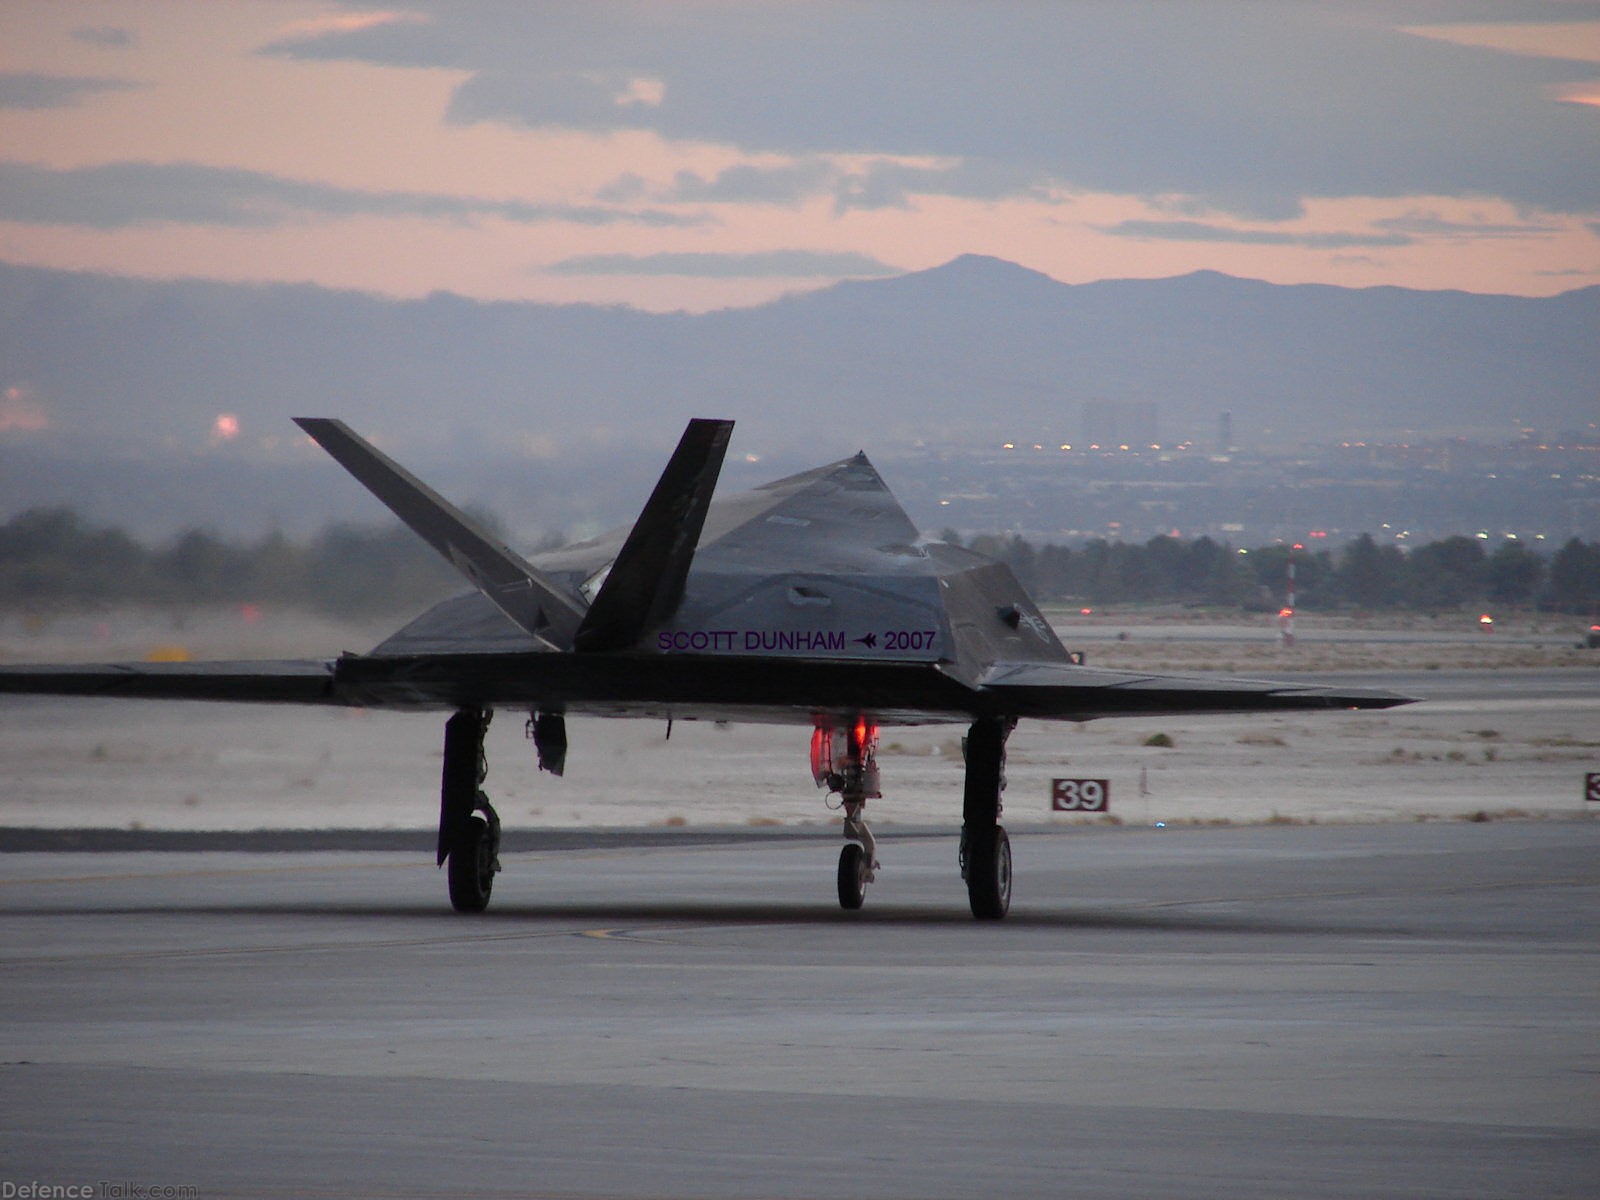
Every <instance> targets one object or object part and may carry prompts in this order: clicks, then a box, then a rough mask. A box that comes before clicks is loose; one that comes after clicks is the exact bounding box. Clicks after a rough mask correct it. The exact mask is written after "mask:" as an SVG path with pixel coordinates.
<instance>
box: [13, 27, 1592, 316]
mask: <svg viewBox="0 0 1600 1200" xmlns="http://www.w3.org/2000/svg"><path fill="white" fill-rule="evenodd" d="M964 253H978V254H989V255H996V256H999V257H1002V258H1006V259H1009V260H1012V261H1015V262H1018V263H1021V264H1023V265H1025V266H1028V267H1031V268H1034V269H1036V270H1039V271H1043V272H1045V273H1046V274H1049V275H1051V276H1053V277H1055V278H1056V279H1059V280H1062V281H1065V282H1069V283H1080V282H1088V281H1091V280H1098V279H1108V278H1130V277H1160V276H1169V275H1178V274H1183V273H1186V272H1190V271H1194V270H1197V269H1200V268H1210V269H1214V270H1218V271H1223V272H1227V273H1229V274H1233V275H1240V276H1249V277H1254V278H1259V279H1265V280H1270V281H1273V282H1278V283H1296V282H1323V283H1332V284H1341V285H1347V286H1368V285H1374V284H1394V285H1400V286H1404V287H1415V288H1461V289H1465V290H1469V291H1477V292H1501V293H1512V294H1521V295H1549V294H1553V293H1556V292H1561V291H1566V290H1569V289H1572V288H1576V287H1582V286H1585V285H1588V284H1596V283H1600V4H1595V3H1552V2H1541V3H1520V2H1517V0H1505V2H1496V3H1487V2H1475V0H1416V2H1403V0H1402V2H1395V3H1375V2H1365V0H1349V2H1341V3H1294V2H1284V3H1260V2H1250V3H1224V2H1217V3H1210V2H1194V3H1179V2H1167V3H1138V2H1118V3H1110V2H1106V3H1089V2H1085V3H1072V2H1062V3H1042V2H1040V3H1020V2H1019V3H1009V4H1008V3H981V4H980V3H867V2H860V3H855V2H849V0H843V2H839V3H828V4H822V3H814V4H805V3H757V2H741V0H718V2H708V3H667V2H662V0H656V2H653V3H643V4H617V3H573V4H520V3H519V4H509V3H506V4H487V3H484V4H472V3H460V2H455V3H415V4H405V5H400V6H396V7H392V8H390V7H376V6H369V5H357V4H352V5H345V4H335V3H290V2H285V3H256V2H249V0H207V2H206V3H198V2H187V3H154V2H127V0H106V2H85V3H74V2H71V0H67V2H51V3H42V2H30V0H7V3H5V4H4V5H3V6H0V260H4V261H7V262H11V263H17V264H29V265H36V266H47V267H59V268H71V269H83V270H95V271H106V272H113V273H119V274H130V275H139V276H149V277H160V278H171V277H200V278H211V279H222V280H233V281H246V280H277V281H296V282H299V281H306V282H315V283H319V284H324V285H330V286H335V287H345V288H359V289H363V290H368V291H374V292H380V293H385V294H389V295H396V296H420V295H425V294H427V293H429V292H432V291H436V290H448V291H454V292H458V293H461V294H463V295H467V296H472V297H477V298H480V299H532V300H548V301H574V300H583V301H593V302H598V303H605V304H619V303H620V304H627V305H633V306H636V307H640V308H646V309H652V310H671V309H687V310H692V311H700V310H705V309H710V308H718V307H724V306H729V305H744V304H752V303H756V302H760V301H763V300H767V299H770V298H772V297H775V296H778V295H781V294H783V293H785V292H790V291H794V290H797V289H802V288H814V287H819V286H823V285H826V284H828V283H831V282H833V281H835V280H838V279H841V278H870V277H875V276H883V275H891V274H897V273H900V272H904V271H911V270H919V269H923V268H927V267H932V266H935V265H937V264H939V263H942V262H945V261H947V260H949V259H951V258H953V257H955V256H957V255H959V254H964Z"/></svg>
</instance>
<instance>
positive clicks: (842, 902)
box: [839, 842, 867, 912]
mask: <svg viewBox="0 0 1600 1200" xmlns="http://www.w3.org/2000/svg"><path fill="white" fill-rule="evenodd" d="M866 899H867V856H866V853H865V852H864V851H863V850H862V849H861V847H860V846H858V845H856V844H855V843H854V842H851V843H850V844H849V845H847V846H845V848H844V849H843V850H841V851H839V907H840V908H842V909H845V910H846V911H848V912H854V911H855V910H856V909H858V908H860V907H861V905H862V904H863V903H865V901H866Z"/></svg>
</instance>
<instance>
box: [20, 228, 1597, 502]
mask: <svg viewBox="0 0 1600 1200" xmlns="http://www.w3.org/2000/svg"><path fill="white" fill-rule="evenodd" d="M1597 381H1600V287H1589V288H1584V289H1580V290H1576V291H1570V292H1566V293H1563V294H1561V295H1557V296H1552V297H1546V298H1526V297H1514V296H1497V295H1480V294H1469V293H1464V292H1434V291H1414V290H1406V289H1401V288H1366V289H1348V288H1340V287H1332V286H1325V285H1298V286H1284V285H1275V284H1270V283H1263V282H1259V281H1253V280H1247V279H1236V278H1232V277H1229V276H1225V275H1220V274H1216V273H1214V272H1209V271H1202V272H1197V273H1195V274H1192V275H1186V276H1181V277H1177V278H1171V279H1155V280H1117V281H1105V282H1098V283H1087V284H1065V283H1060V282H1058V281H1056V280H1053V279H1051V278H1049V277H1047V276H1045V275H1042V274H1039V273H1038V272H1035V271H1031V270H1028V269H1026V268H1023V267H1020V266H1017V265H1015V264H1013V263H1009V262H1004V261H1001V260H999V259H994V258H985V257H980V256H975V255H968V256H964V257H961V258H958V259H955V260H953V261H951V262H949V263H947V264H945V265H943V266H941V267H937V268H934V269H932V270H927V271H920V272H915V273H911V274H907V275H902V276H898V277H894V278H888V279H875V280H870V281H851V282H844V283H839V284H837V285H835V286H832V287H828V288H824V289H822V290H819V291H814V292H809V293H804V294H796V295H792V296H789V297H786V298H784V299H781V300H778V301H775V302H773V303H769V304H766V305H762V306H760V307H756V308H749V309H730V310H723V311H718V312H711V313H704V314H697V315H690V314H684V313H674V314H653V313H645V312H640V311H637V310H633V309H627V308H600V307H594V306H587V305H549V304H535V303H510V302H480V301H475V300H470V299H466V298H463V297H460V296H456V295H452V294H447V293H437V294H434V295H431V296H428V297H426V298H424V299H420V300H396V299H387V298H381V297H377V296H372V295H367V294H362V293H354V292H341V291H334V290H329V289H324V288H318V287H313V286H291V285H247V284H229V283H216V282H200V281H149V280H139V279H130V278H122V277H113V276H104V275H95V274H84V273H72V272H62V271H52V270H44V269H38V268H31V267H19V266H14V265H3V264H0V389H3V394H4V399H3V400H0V461H9V466H8V467H7V469H6V470H4V471H0V515H4V514H5V513H7V512H10V511H14V510H15V509H16V508H17V507H19V506H24V505H25V504H26V503H27V502H28V499H29V497H28V496H27V495H22V494H19V493H21V492H23V491H26V490H28V489H34V490H37V488H38V487H39V485H40V481H41V480H42V479H44V478H46V477H48V475H49V471H48V470H46V468H44V467H42V466H40V464H41V463H48V462H65V461H76V462H79V463H86V462H121V463H123V464H124V467H122V468H117V470H124V471H126V470H133V468H131V467H127V466H126V464H128V463H130V462H136V463H142V464H145V466H144V468H142V469H144V470H145V471H146V473H147V474H161V473H167V474H170V469H169V466H163V465H162V464H163V463H167V464H170V463H174V462H178V461H180V460H181V461H182V462H183V463H186V464H187V466H185V467H184V468H183V470H193V471H201V472H202V473H203V472H204V471H210V472H211V473H212V474H220V475H222V476H224V477H229V478H233V479H234V480H236V481H238V480H248V479H250V478H253V477H254V476H253V473H255V472H260V471H265V472H268V473H269V474H270V473H271V472H272V471H273V469H274V468H275V467H276V468H281V469H282V470H284V471H289V470H291V469H292V470H297V471H298V470H309V467H310V463H311V460H312V455H311V450H310V448H309V447H308V446H306V445H305V444H304V443H303V442H302V441H301V440H299V439H297V438H295V437H293V436H292V435H293V433H294V430H293V427H292V426H291V425H290V424H289V418H290V417H291V416H296V415H303V414H312V415H337V416H341V417H343V418H345V419H346V420H348V421H349V422H350V423H351V424H353V425H354V426H356V427H357V428H358V429H361V430H362V431H363V432H366V433H369V434H371V435H373V436H374V437H375V438H377V439H378V440H380V441H381V442H382V444H384V445H385V446H387V447H388V448H390V449H391V451H393V452H395V453H396V454H397V455H400V456H402V457H406V456H409V457H408V461H413V462H418V463H420V464H433V465H434V466H435V467H436V468H438V469H441V470H444V471H445V472H446V473H447V474H454V475H457V476H458V477H462V478H466V479H470V478H471V474H472V471H473V464H474V463H475V462H476V463H479V464H480V465H481V464H482V463H485V462H488V461H491V460H492V461H496V462H500V461H504V460H513V461H523V462H525V463H527V464H532V465H531V466H529V467H528V468H527V469H528V470H529V471H534V470H537V471H539V472H542V473H543V474H544V476H545V477H546V478H547V479H552V478H553V479H557V480H559V481H560V482H561V486H562V487H563V488H565V487H567V486H569V485H570V486H574V487H581V486H582V482H583V480H584V479H585V478H586V477H592V476H589V475H586V472H588V471H590V470H591V469H592V467H593V465H594V464H597V463H604V462H613V463H622V464H625V469H624V470H623V474H624V475H626V474H627V472H628V471H631V470H632V469H633V468H634V466H635V465H637V469H638V470H640V471H646V472H647V467H646V466H645V464H646V463H648V462H652V461H656V460H657V456H658V455H660V454H661V453H663V452H664V450H665V449H666V448H668V447H670V445H671V444H672V442H673V441H674V440H675V438H676V436H677V433H678V431H679V430H680V429H681V428H682V425H683V422H684V420H685V419H687V418H688V417H690V416H715V417H732V418H734V419H736V420H738V421H739V428H738V431H737V433H736V435H735V446H734V452H735V458H734V459H733V460H730V468H731V469H732V470H733V474H734V475H735V476H738V475H741V474H745V473H747V472H744V471H743V468H742V467H740V466H738V465H737V461H738V460H739V459H740V458H741V457H742V456H743V455H745V454H749V455H751V456H752V457H755V456H759V457H762V458H764V459H766V460H768V465H769V466H770V465H771V464H772V463H774V462H776V463H782V464H784V465H789V464H791V463H792V464H795V465H807V464H810V463H815V462H820V461H825V460H827V459H829V458H834V457H841V456H843V455H845V454H849V453H852V452H854V451H855V450H856V449H858V448H863V447H865V448H866V449H868V451H869V452H870V453H874V454H881V453H887V452H892V451H894V450H895V449H897V448H905V447H909V446H912V445H929V444H931V445H949V446H951V447H952V448H954V449H960V448H962V447H967V448H972V449H979V448H990V447H994V446H996V445H998V444H1000V443H1001V442H1004V441H1009V440H1015V441H1019V442H1021V441H1028V442H1033V441H1048V442H1052V443H1054V442H1056V441H1058V440H1059V441H1072V440H1074V439H1079V438H1081V437H1083V436H1085V434H1086V433H1090V432H1092V431H1090V430H1088V429H1087V427H1086V424H1085V422H1086V412H1087V411H1089V410H1091V409H1094V408H1096V407H1098V408H1099V409H1100V410H1101V411H1102V412H1103V411H1104V410H1105V408H1106V406H1107V405H1110V406H1112V407H1113V408H1115V407H1117V406H1127V408H1128V411H1133V410H1135V409H1137V410H1138V411H1139V412H1141V413H1143V414H1146V415H1145V416H1144V417H1141V421H1142V422H1144V424H1143V425H1142V427H1141V428H1143V429H1146V430H1148V429H1149V425H1150V424H1151V422H1152V421H1153V432H1154V434H1155V436H1156V437H1157V438H1158V439H1159V440H1161V441H1163V442H1168V443H1170V442H1175V441H1178V440H1181V439H1195V440H1198V441H1201V442H1204V443H1208V444H1209V443H1210V442H1211V441H1213V440H1214V439H1215V437H1216V436H1217V433H1216V431H1217V430H1218V428H1219V418H1220V417H1221V414H1223V413H1224V412H1226V413H1229V414H1231V427H1232V431H1233V432H1232V438H1233V440H1234V441H1235V442H1237V443H1239V444H1242V445H1247V446H1248V445H1264V444H1276V445H1286V444H1291V443H1294V442H1298V441H1316V440H1336V439H1366V440H1372V439H1378V438H1394V437H1408V438H1412V439H1415V438H1422V437H1440V436H1456V435H1464V436H1475V437H1481V438H1487V439H1509V438H1511V437H1514V436H1515V435H1516V432H1517V430H1518V429H1519V428H1534V429H1538V430H1541V431H1548V432H1550V433H1552V434H1558V433H1560V432H1561V431H1565V430H1572V429H1581V428H1583V427H1585V426H1587V425H1589V424H1590V423H1592V422H1595V421H1597V420H1600V383H1597ZM221 414H228V415H230V416H231V417H232V418H234V424H232V425H229V426H219V423H218V418H219V416H220V415H221ZM234 428H236V429H237V431H238V433H237V436H232V437H230V436H227V435H229V434H231V432H232V430H233V429H234ZM320 468H321V464H320V463H319V464H318V469H319V470H320ZM115 473H116V472H115V470H113V472H112V474H113V475H115ZM179 473H180V475H181V471H180V472H179ZM773 473H774V472H772V471H770V470H767V469H765V468H760V469H757V468H752V470H751V472H748V474H750V477H751V480H752V481H756V480H759V479H760V478H770V477H771V475H772V474H773ZM8 475H9V476H10V477H11V478H10V482H6V481H5V477H6V476H8ZM102 477H105V476H104V473H103V472H102ZM305 477H306V478H311V477H312V476H311V475H307V476H305ZM319 486H320V485H319ZM468 499H472V497H468ZM631 499H632V498H631V497H630V500H631ZM602 507H603V506H602ZM596 515H597V516H598V514H596Z"/></svg>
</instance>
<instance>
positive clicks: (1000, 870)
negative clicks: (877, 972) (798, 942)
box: [811, 718, 1016, 921]
mask: <svg viewBox="0 0 1600 1200" xmlns="http://www.w3.org/2000/svg"><path fill="white" fill-rule="evenodd" d="M1015 727H1016V722H1015V721H1014V720H1009V719H998V718H988V719H984V720H979V721H974V722H973V723H972V727H971V728H970V729H968V730H967V736H966V738H965V739H964V742H963V746H964V749H965V752H966V759H967V772H966V783H965V787H964V789H963V793H962V806H961V807H962V812H961V819H962V824H961V849H960V853H959V861H960V864H961V878H962V879H964V880H966V882H967V903H968V904H969V906H970V907H971V909H972V915H973V916H975V917H977V918H978V919H979V920H985V921H998V920H999V919H1000V918H1001V917H1004V916H1005V915H1006V913H1007V912H1008V911H1009V910H1010V908H1011V839H1010V838H1008V837H1007V836H1006V831H1005V829H1004V828H1003V827H1002V826H1001V825H1000V811H1001V804H1000V793H1001V792H1003V791H1004V790H1005V786H1006V777H1005V761H1006V739H1007V738H1008V737H1009V736H1010V735H1011V731H1012V729H1014V728H1015ZM877 750H878V727H877V726H876V725H873V724H871V723H870V722H868V721H867V720H866V719H865V718H857V720H856V722H855V724H854V725H850V726H835V725H829V724H819V725H818V726H817V727H816V728H815V729H814V730H812V733H811V775H812V778H813V779H815V780H816V782H817V786H818V787H826V788H827V789H828V790H829V791H833V792H837V793H839V797H840V801H841V803H842V805H843V807H844V836H845V839H846V842H847V843H848V844H847V845H846V846H845V847H844V849H842V850H841V851H840V852H839V907H840V908H843V909H846V910H849V911H854V910H855V909H858V908H860V907H861V906H862V904H863V903H864V902H865V900H866V895H867V884H869V883H871V882H872V881H873V880H874V879H875V878H876V877H877V870H878V866H879V863H878V855H877V850H878V844H877V842H876V841H875V840H874V839H873V836H872V831H871V830H870V829H868V828H867V823H866V821H864V820H862V817H861V814H862V811H863V809H865V807H866V803H867V801H868V800H869V799H877V798H878V797H879V796H881V795H882V794H883V793H882V792H881V791H879V789H878V763H877Z"/></svg>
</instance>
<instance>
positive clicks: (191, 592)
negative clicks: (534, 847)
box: [0, 508, 1600, 614]
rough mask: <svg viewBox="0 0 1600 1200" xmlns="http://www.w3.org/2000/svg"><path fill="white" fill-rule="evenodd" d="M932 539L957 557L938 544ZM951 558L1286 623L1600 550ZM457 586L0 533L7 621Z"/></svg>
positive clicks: (1438, 599)
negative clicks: (996, 562)
mask: <svg viewBox="0 0 1600 1200" xmlns="http://www.w3.org/2000/svg"><path fill="white" fill-rule="evenodd" d="M475 515H476V516H478V518H479V519H480V520H481V521H484V522H485V523H487V524H489V525H490V526H491V527H492V526H494V525H495V524H496V522H495V521H494V519H493V517H491V516H487V515H485V514H475ZM943 537H944V540H945V541H949V542H955V543H957V544H962V539H961V537H960V536H959V535H958V534H957V533H955V532H954V531H953V530H946V531H945V532H944V534H943ZM550 544H551V543H550V542H546V543H544V544H543V545H542V546H541V547H539V548H541V549H543V548H548V547H549V545H550ZM964 544H965V545H967V546H968V548H970V549H972V550H976V551H978V552H979V553H982V554H986V555H989V556H990V557H993V558H998V559H1000V560H1002V561H1003V562H1006V563H1008V564H1009V565H1010V566H1011V568H1012V570H1013V571H1015V572H1016V574H1017V576H1018V578H1020V579H1021V580H1022V582H1023V584H1024V586H1026V587H1027V588H1028V590H1029V591H1030V592H1031V593H1032V594H1033V595H1034V596H1035V597H1037V598H1038V599H1040V600H1044V601H1071V602H1076V603H1082V604H1090V605H1107V604H1129V603H1150V602H1159V603H1180V604H1196V605H1200V604H1204V605H1215V606H1221V607H1244V608H1258V609H1276V608H1277V607H1278V606H1279V605H1281V604H1282V603H1283V597H1284V585H1285V581H1286V579H1287V577H1288V565H1289V559H1290V556H1291V555H1293V558H1294V564H1295V600H1296V607H1298V608H1302V609H1330V608H1340V607H1355V608H1364V609H1378V608H1415V609H1442V608H1459V607H1461V606H1463V605H1479V604H1499V605H1511V606H1539V607H1542V608H1546V609H1551V610H1555V611H1560V612H1571V613H1578V614H1590V613H1592V612H1595V611H1596V610H1597V609H1600V543H1597V542H1584V541H1582V540H1581V539H1578V538H1573V539H1571V540H1570V541H1568V542H1567V543H1566V544H1565V545H1563V546H1561V547H1560V548H1558V549H1556V550H1555V551H1554V552H1553V553H1549V554H1545V553H1541V552H1539V551H1536V550H1534V549H1531V548H1530V547H1529V546H1528V545H1527V544H1526V543H1523V542H1520V541H1516V540H1514V539H1510V538H1508V539H1506V540H1504V541H1502V542H1501V543H1500V544H1499V545H1497V546H1495V547H1493V548H1492V549H1491V548H1490V547H1489V545H1488V544H1487V543H1486V542H1485V541H1484V540H1482V539H1480V538H1469V537H1448V538H1445V539H1443V540H1442V541H1437V542H1429V543H1427V544H1426V545H1419V546H1416V547H1413V548H1411V549H1410V550H1409V551H1406V550H1401V549H1400V548H1399V547H1397V546H1394V545H1390V544H1384V545H1379V544H1378V543H1377V542H1376V541H1374V540H1373V538H1372V537H1371V536H1370V535H1369V534H1362V535H1361V536H1360V537H1358V538H1356V539H1355V540H1354V541H1351V542H1349V543H1347V544H1346V545H1345V546H1343V547H1341V548H1340V549H1339V550H1338V551H1337V552H1335V551H1333V550H1328V549H1319V550H1315V551H1312V550H1293V549H1291V548H1290V547H1289V546H1284V545H1271V546H1261V547H1258V548H1256V549H1252V550H1247V551H1244V550H1238V549H1235V548H1234V547H1232V546H1230V545H1229V544H1228V543H1227V542H1217V541H1214V540H1213V539H1211V538H1208V537H1200V538H1195V539H1194V540H1192V541H1183V540H1180V539H1178V538H1173V537H1154V538H1151V539H1150V540H1149V541H1147V542H1145V543H1144V544H1142V545H1136V544H1131V543H1125V542H1108V541H1104V540H1097V541H1091V542H1087V543H1085V544H1083V545H1081V546H1062V545H1055V544H1045V545H1041V546H1035V545H1033V544H1032V543H1030V542H1028V541H1027V540H1026V539H1024V538H1021V537H1016V536H998V535H992V534H983V535H980V536H978V537H974V538H971V539H969V540H967V541H966V542H965V543H964ZM459 586H461V580H460V577H459V576H458V575H457V574H456V573H455V572H454V571H452V570H451V569H450V567H449V566H447V565H446V564H445V563H444V562H443V561H442V560H441V559H440V558H439V557H438V556H437V555H436V554H434V552H433V551H432V550H430V549H429V548H428V547H427V546H426V545H424V544H423V543H422V542H421V541H420V540H419V539H418V538H417V537H416V536H415V535H414V534H412V533H411V532H410V531H409V530H407V529H405V528H404V527H403V526H401V525H398V524H396V525H391V526H383V527H368V526H358V525H348V524H337V525H330V526H328V527H327V528H325V529H323V530H322V531H321V532H320V533H318V534H316V535H315V536H314V537H312V538H311V539H310V540H309V541H305V542H294V541H291V540H290V539H289V538H287V537H285V536H284V535H283V534H282V533H269V534H267V535H265V536H263V537H260V538H257V539H255V540H253V541H252V540H237V539H228V538H224V537H222V536H221V535H219V534H216V533H213V532H209V531H207V530H203V529H190V530H187V531H185V532H183V533H181V534H179V535H178V536H177V537H176V538H174V539H173V540H172V541H170V542H167V543H165V544H162V545H158V546H147V545H145V544H143V543H141V542H139V541H137V540H136V539H134V538H133V537H131V536H129V535H128V534H127V533H125V532H123V531H122V530H120V529H113V528H100V527H96V526H93V525H91V524H89V523H88V522H86V521H85V520H84V519H83V518H82V517H81V516H80V515H79V514H78V513H76V512H74V511H73V510H72V509H68V508H36V509H30V510H28V511H27V512H24V513H21V514H20V515H18V516H16V517H13V518H12V519H11V520H10V521H8V522H6V523H5V524H4V525H0V606H4V607H7V608H13V609H18V608H21V609H31V610H39V609H45V608H50V607H61V606H84V605H99V604H111V603H118V602H130V601H131V602H145V603H159V604H228V603H255V604H273V605H284V606H299V607H307V608H313V609H321V610H325V611H327V612H331V613H352V614H371V613H387V612H394V611H403V610H409V609H415V608H417V607H420V606H421V605H423V604H426V603H428V602H429V601H431V600H434V599H437V598H438V597H440V596H442V595H445V594H447V593H449V592H450V591H453V590H455V589H456V588H458V587H459Z"/></svg>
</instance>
